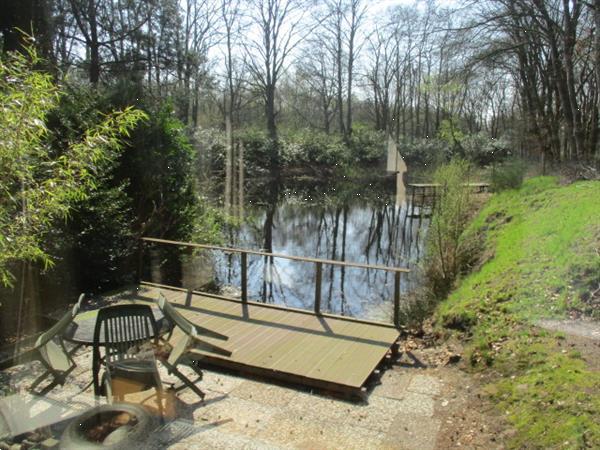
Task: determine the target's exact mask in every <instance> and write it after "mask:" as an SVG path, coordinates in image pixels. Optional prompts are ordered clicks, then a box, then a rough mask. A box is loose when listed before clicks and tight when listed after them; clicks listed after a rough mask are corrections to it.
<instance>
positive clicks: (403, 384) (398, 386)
mask: <svg viewBox="0 0 600 450" xmlns="http://www.w3.org/2000/svg"><path fill="white" fill-rule="evenodd" d="M412 378H413V374H412V373H410V372H409V371H406V370H403V371H398V370H386V371H385V372H384V373H383V375H382V377H381V384H379V385H377V386H375V389H373V392H372V393H371V396H373V395H377V396H380V397H388V398H395V399H398V398H402V397H403V396H404V395H405V394H406V390H407V389H408V386H409V384H410V382H411V380H412Z"/></svg>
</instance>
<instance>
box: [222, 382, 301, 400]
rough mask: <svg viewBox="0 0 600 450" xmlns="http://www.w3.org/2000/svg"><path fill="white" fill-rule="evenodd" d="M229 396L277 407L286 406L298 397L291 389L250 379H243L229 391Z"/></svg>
mask: <svg viewBox="0 0 600 450" xmlns="http://www.w3.org/2000/svg"><path fill="white" fill-rule="evenodd" d="M231 396H233V397H236V398H241V399H243V400H249V401H253V402H258V403H260V404H261V405H269V406H278V407H282V406H286V405H288V404H289V403H290V401H291V400H292V399H297V397H298V396H297V394H296V392H294V391H293V390H291V389H287V388H284V387H280V386H276V385H272V384H266V383H259V382H257V381H250V380H248V381H244V382H243V383H241V384H240V385H239V386H237V387H236V388H235V389H234V390H233V391H231Z"/></svg>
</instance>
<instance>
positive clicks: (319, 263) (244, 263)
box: [140, 237, 410, 327]
mask: <svg viewBox="0 0 600 450" xmlns="http://www.w3.org/2000/svg"><path fill="white" fill-rule="evenodd" d="M140 240H141V241H142V242H154V243H158V244H170V245H178V246H184V247H194V248H202V249H207V250H219V251H222V252H225V253H239V254H240V256H241V261H240V264H241V283H242V286H241V288H242V302H244V303H246V302H247V301H248V279H247V273H248V255H257V256H267V257H273V258H283V259H290V260H293V261H301V262H310V263H314V264H315V271H316V272H315V277H316V283H315V302H314V311H315V314H317V315H320V314H321V279H322V270H323V264H329V265H334V266H343V267H356V268H360V269H374V270H384V271H387V272H393V273H394V325H396V327H399V326H400V323H399V318H400V276H401V274H402V273H409V272H410V270H409V269H407V268H404V267H390V266H381V265H374V264H362V263H355V262H346V261H335V260H332V259H320V258H308V257H304V256H292V255H285V254H283V253H271V252H264V251H260V250H250V249H243V248H232V247H223V246H219V245H209V244H196V243H193V242H182V241H172V240H169V239H159V238H151V237H142V238H140ZM142 253H143V250H142V251H140V274H141V267H142Z"/></svg>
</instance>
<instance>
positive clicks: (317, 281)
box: [315, 261, 323, 314]
mask: <svg viewBox="0 0 600 450" xmlns="http://www.w3.org/2000/svg"><path fill="white" fill-rule="evenodd" d="M315 270H316V273H315V314H321V278H322V275H323V263H322V262H320V261H319V262H317V263H315Z"/></svg>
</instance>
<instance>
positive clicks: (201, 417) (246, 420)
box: [193, 397, 278, 437]
mask: <svg viewBox="0 0 600 450" xmlns="http://www.w3.org/2000/svg"><path fill="white" fill-rule="evenodd" d="M276 412H278V411H276V410H274V409H272V408H269V407H267V406H264V405H261V404H259V403H254V402H250V401H247V400H242V399H239V398H235V397H226V398H225V399H224V400H223V401H218V402H215V403H210V404H208V405H206V406H201V407H199V408H197V409H196V410H195V411H194V413H193V420H194V422H195V423H199V424H201V423H206V424H211V425H214V426H215V428H216V429H219V430H223V431H227V432H234V433H239V434H243V435H244V436H251V437H252V436H256V435H257V434H258V433H259V432H260V430H261V429H262V428H264V426H265V423H266V422H267V420H268V419H269V418H270V417H271V416H272V415H273V414H275V413H276Z"/></svg>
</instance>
